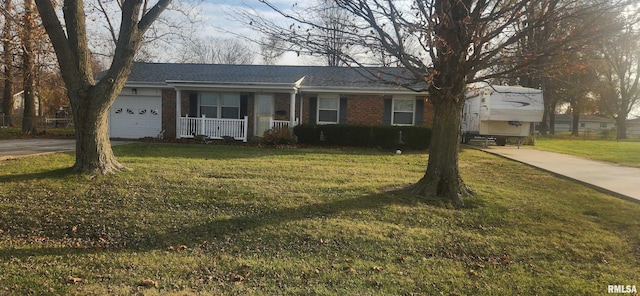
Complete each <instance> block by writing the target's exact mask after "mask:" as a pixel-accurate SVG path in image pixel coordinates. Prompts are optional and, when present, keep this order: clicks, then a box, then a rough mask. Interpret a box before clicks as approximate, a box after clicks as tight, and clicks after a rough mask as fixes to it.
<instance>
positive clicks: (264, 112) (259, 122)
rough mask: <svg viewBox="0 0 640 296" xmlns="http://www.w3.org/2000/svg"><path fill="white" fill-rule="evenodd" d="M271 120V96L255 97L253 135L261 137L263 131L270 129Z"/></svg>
mask: <svg viewBox="0 0 640 296" xmlns="http://www.w3.org/2000/svg"><path fill="white" fill-rule="evenodd" d="M271 118H273V95H257V96H256V128H255V135H256V136H258V137H262V135H263V134H264V131H266V130H268V129H270V128H271V126H269V124H270V120H271Z"/></svg>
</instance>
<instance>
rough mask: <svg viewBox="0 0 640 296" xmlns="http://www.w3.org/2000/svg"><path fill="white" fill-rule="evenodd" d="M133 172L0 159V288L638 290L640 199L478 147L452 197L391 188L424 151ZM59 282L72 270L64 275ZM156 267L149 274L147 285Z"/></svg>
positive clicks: (132, 148)
mask: <svg viewBox="0 0 640 296" xmlns="http://www.w3.org/2000/svg"><path fill="white" fill-rule="evenodd" d="M114 151H115V152H116V154H117V156H118V158H119V160H120V161H122V162H123V163H125V164H126V165H127V166H129V167H130V168H131V169H133V170H132V171H130V172H125V173H122V174H118V175H114V176H104V177H98V178H96V179H93V180H91V179H89V178H87V177H84V176H78V175H74V174H70V173H69V171H68V169H67V168H68V167H69V166H71V164H72V162H73V155H70V154H55V155H48V156H39V157H33V158H23V159H18V160H11V161H5V162H2V163H0V180H1V181H2V184H3V185H2V187H0V269H1V270H2V273H0V294H2V295H29V294H32V295H42V294H51V295H106V294H108V295H131V294H136V295H137V294H140V295H203V294H204V295H221V294H223V295H230V294H231V295H233V294H238V295H245V294H253V295H274V294H276V295H291V294H294V295H295V294H297V295H439V294H443V295H535V294H538V295H595V294H605V293H606V291H607V286H608V285H609V284H622V285H627V284H629V285H640V282H638V274H640V221H639V219H637V217H639V216H640V206H639V205H638V204H634V203H630V202H627V201H624V200H620V199H616V198H613V197H611V196H608V195H605V194H602V193H598V192H596V191H594V190H592V189H589V188H587V187H584V186H580V185H577V184H574V183H572V182H569V181H566V180H562V179H558V178H556V177H554V176H552V175H550V174H547V173H544V172H541V171H538V170H535V169H532V168H530V167H528V166H525V165H521V164H518V163H515V162H510V161H507V160H505V159H502V158H499V157H494V156H491V155H488V154H485V153H483V152H480V151H476V150H473V149H468V150H463V151H462V152H461V155H460V167H461V172H462V174H463V176H464V178H465V180H466V181H467V182H468V183H469V184H470V185H471V186H472V187H473V188H474V189H475V190H476V191H477V193H478V194H477V196H476V197H474V198H471V199H469V200H468V204H469V207H468V208H466V209H462V210H455V209H450V208H448V207H443V206H434V205H431V204H429V203H425V202H423V201H421V200H420V199H419V198H416V197H413V196H409V195H407V194H404V193H403V192H402V191H401V190H397V189H398V188H401V187H403V186H405V185H408V184H410V183H412V182H415V181H417V180H418V179H419V178H420V177H421V176H422V174H424V168H425V164H426V160H427V155H426V154H422V153H405V154H402V155H392V154H390V153H386V152H381V151H377V150H353V149H278V150H276V149H261V148H255V147H241V146H213V145H187V144H182V145H176V144H148V143H136V144H131V145H124V146H116V147H114ZM69 277H72V278H77V279H81V281H80V282H77V283H71V282H70V281H69ZM144 280H150V281H152V282H149V283H151V285H144V284H143V281H144Z"/></svg>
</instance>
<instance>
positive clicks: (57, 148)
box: [0, 139, 76, 160]
mask: <svg viewBox="0 0 640 296" xmlns="http://www.w3.org/2000/svg"><path fill="white" fill-rule="evenodd" d="M75 150H76V140H74V139H19V140H2V141H0V160H6V159H12V158H17V157H24V156H30V155H41V154H48V153H56V152H69V151H75Z"/></svg>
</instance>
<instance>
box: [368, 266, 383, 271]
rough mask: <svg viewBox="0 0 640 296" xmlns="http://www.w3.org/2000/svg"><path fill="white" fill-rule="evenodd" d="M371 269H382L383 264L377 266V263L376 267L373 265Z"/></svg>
mask: <svg viewBox="0 0 640 296" xmlns="http://www.w3.org/2000/svg"><path fill="white" fill-rule="evenodd" d="M371 269H373V270H375V271H382V266H377V265H376V266H374V267H371Z"/></svg>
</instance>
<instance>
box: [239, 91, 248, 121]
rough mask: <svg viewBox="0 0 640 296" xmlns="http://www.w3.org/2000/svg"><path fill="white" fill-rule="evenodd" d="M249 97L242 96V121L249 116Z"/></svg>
mask: <svg viewBox="0 0 640 296" xmlns="http://www.w3.org/2000/svg"><path fill="white" fill-rule="evenodd" d="M248 103H249V95H240V119H243V118H244V117H245V116H247V113H248V111H247V110H248V107H247V106H248Z"/></svg>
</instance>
